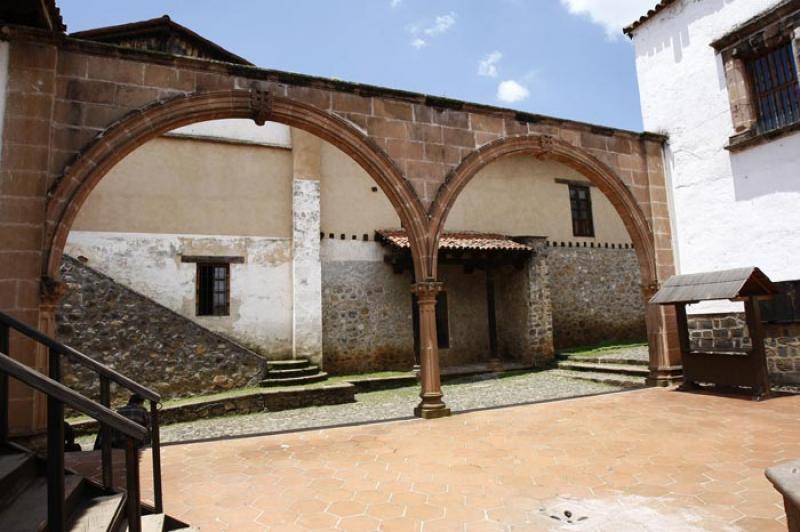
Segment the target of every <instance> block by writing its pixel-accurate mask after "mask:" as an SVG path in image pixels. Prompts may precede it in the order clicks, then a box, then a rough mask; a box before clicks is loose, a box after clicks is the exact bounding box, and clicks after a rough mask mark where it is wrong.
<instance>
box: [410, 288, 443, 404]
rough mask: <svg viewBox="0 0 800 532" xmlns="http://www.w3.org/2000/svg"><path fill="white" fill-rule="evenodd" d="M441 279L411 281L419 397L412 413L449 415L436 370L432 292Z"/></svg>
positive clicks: (437, 363)
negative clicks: (416, 321)
mask: <svg viewBox="0 0 800 532" xmlns="http://www.w3.org/2000/svg"><path fill="white" fill-rule="evenodd" d="M443 286H444V285H443V283H438V282H433V281H426V282H422V283H415V284H413V285H412V287H411V291H412V292H414V294H416V296H417V304H418V305H419V351H420V383H421V385H422V391H421V392H420V394H419V396H420V398H421V399H422V400H421V401H420V403H419V405H417V407H416V408H415V409H414V415H415V416H417V417H421V418H424V419H434V418H438V417H445V416H449V415H450V409H449V408H447V405H445V404H444V401H443V400H442V379H441V375H440V374H439V344H438V339H437V338H436V296H437V294H439V292H441V291H442V287H443Z"/></svg>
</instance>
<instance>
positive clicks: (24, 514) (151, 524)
mask: <svg viewBox="0 0 800 532" xmlns="http://www.w3.org/2000/svg"><path fill="white" fill-rule="evenodd" d="M126 503H127V495H126V494H125V493H124V492H114V491H109V490H104V489H103V488H102V487H100V486H99V485H97V484H95V483H93V482H92V481H90V480H88V479H86V478H84V477H82V476H81V475H79V474H77V473H74V472H72V471H70V470H66V471H65V475H64V506H65V515H66V516H67V519H66V526H65V527H64V529H65V530H68V531H71V532H123V531H127V530H128V522H127V519H126V512H125V508H126ZM147 510H148V509H147V508H143V513H146V512H147ZM48 528H50V529H52V528H53V527H48V523H47V461H46V460H45V459H43V458H40V457H38V456H37V455H35V454H34V453H33V452H31V451H29V450H27V449H25V448H24V447H20V446H18V445H14V444H11V443H9V444H5V445H0V530H3V531H5V530H8V531H9V532H10V531H37V532H38V531H43V530H47V529H48ZM168 530H183V531H185V532H189V531H192V530H196V529H193V528H188V527H186V525H185V524H184V523H180V522H179V521H177V520H175V519H173V518H171V517H169V516H167V515H165V514H163V513H151V514H149V515H142V531H143V532H163V531H168Z"/></svg>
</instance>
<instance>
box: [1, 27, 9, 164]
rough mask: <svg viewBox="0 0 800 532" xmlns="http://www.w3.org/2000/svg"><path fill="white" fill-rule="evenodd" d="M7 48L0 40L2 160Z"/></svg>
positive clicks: (6, 44) (6, 86)
mask: <svg viewBox="0 0 800 532" xmlns="http://www.w3.org/2000/svg"><path fill="white" fill-rule="evenodd" d="M8 50H9V45H8V43H7V42H4V41H0V161H2V160H3V144H4V142H3V125H4V124H5V122H6V120H5V117H6V89H7V88H8Z"/></svg>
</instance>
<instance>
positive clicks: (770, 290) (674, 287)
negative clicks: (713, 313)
mask: <svg viewBox="0 0 800 532" xmlns="http://www.w3.org/2000/svg"><path fill="white" fill-rule="evenodd" d="M776 294H778V289H777V287H776V286H775V285H774V284H773V283H772V281H770V280H769V277H767V276H766V275H765V274H764V273H763V272H762V271H761V270H759V269H758V268H755V267H749V268H736V269H733V270H722V271H716V272H705V273H692V274H688V275H674V276H672V277H670V278H669V279H668V280H667V281H666V282H665V283H664V284H663V286H662V287H661V289H660V290H659V291H658V292H656V295H655V296H653V298H652V299H651V300H650V302H651V303H654V304H656V305H675V304H680V303H684V304H690V303H697V302H699V301H709V300H715V299H732V300H737V299H742V298H747V297H760V296H764V297H768V296H774V295H776Z"/></svg>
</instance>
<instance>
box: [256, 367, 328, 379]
mask: <svg viewBox="0 0 800 532" xmlns="http://www.w3.org/2000/svg"><path fill="white" fill-rule="evenodd" d="M317 373H319V366H307V367H305V368H296V369H270V370H269V371H267V378H268V379H273V380H277V379H293V378H295V377H305V376H306V375H316V374H317Z"/></svg>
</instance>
